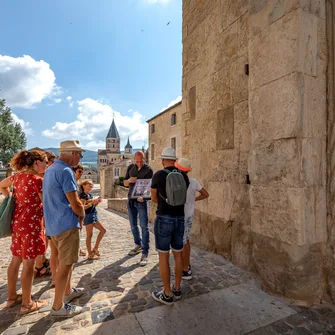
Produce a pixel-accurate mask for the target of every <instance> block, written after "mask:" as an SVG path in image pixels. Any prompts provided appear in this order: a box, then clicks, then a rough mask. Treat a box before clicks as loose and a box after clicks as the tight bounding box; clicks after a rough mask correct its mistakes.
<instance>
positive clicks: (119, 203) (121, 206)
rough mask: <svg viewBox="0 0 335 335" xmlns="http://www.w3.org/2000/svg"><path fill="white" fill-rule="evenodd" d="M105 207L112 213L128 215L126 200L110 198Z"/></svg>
mask: <svg viewBox="0 0 335 335" xmlns="http://www.w3.org/2000/svg"><path fill="white" fill-rule="evenodd" d="M107 207H108V208H109V209H113V210H114V211H117V212H121V213H125V214H128V210H127V198H110V199H108V202H107Z"/></svg>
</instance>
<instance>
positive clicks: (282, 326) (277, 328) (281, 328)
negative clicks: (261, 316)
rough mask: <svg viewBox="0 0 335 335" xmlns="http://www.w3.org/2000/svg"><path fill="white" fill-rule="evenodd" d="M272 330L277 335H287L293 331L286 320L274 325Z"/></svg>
mask: <svg viewBox="0 0 335 335" xmlns="http://www.w3.org/2000/svg"><path fill="white" fill-rule="evenodd" d="M270 328H271V329H272V330H273V331H274V332H276V333H277V334H286V333H288V332H289V331H291V330H292V327H291V326H289V325H288V324H287V323H286V322H285V321H284V320H280V321H278V322H275V323H273V324H272V325H271V327H270Z"/></svg>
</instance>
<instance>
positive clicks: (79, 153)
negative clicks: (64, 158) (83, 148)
mask: <svg viewBox="0 0 335 335" xmlns="http://www.w3.org/2000/svg"><path fill="white" fill-rule="evenodd" d="M73 154H77V155H79V157H80V158H83V157H84V156H83V155H82V154H81V152H77V151H76V152H73Z"/></svg>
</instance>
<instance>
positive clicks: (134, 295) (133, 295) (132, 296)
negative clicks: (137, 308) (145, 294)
mask: <svg viewBox="0 0 335 335" xmlns="http://www.w3.org/2000/svg"><path fill="white" fill-rule="evenodd" d="M132 300H137V295H136V294H128V295H126V296H124V297H123V298H122V301H123V302H125V301H132Z"/></svg>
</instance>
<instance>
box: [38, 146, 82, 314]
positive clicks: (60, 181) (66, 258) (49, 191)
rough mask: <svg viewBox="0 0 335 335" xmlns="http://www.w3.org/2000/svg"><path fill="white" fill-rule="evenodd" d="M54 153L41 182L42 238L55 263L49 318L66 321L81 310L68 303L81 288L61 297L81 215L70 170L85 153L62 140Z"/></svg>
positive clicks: (75, 249)
mask: <svg viewBox="0 0 335 335" xmlns="http://www.w3.org/2000/svg"><path fill="white" fill-rule="evenodd" d="M57 150H58V151H59V152H60V156H59V159H57V160H56V161H55V162H54V164H52V166H50V168H48V169H47V170H46V172H45V175H44V179H43V211H44V218H45V227H46V235H47V236H50V237H51V240H52V242H53V244H54V246H55V247H56V249H57V251H58V260H59V266H58V270H57V273H56V287H55V297H54V302H53V306H52V309H51V311H50V315H52V316H57V317H64V318H67V317H73V316H74V315H76V314H79V313H80V312H81V311H82V308H81V307H79V306H73V305H70V304H68V302H70V301H71V300H73V299H74V298H76V297H78V296H80V295H82V294H83V289H81V288H72V290H71V292H70V293H69V294H68V295H66V296H64V294H65V290H66V286H67V285H68V283H69V282H70V281H71V273H72V266H73V264H74V263H76V262H77V261H78V253H79V243H80V237H79V230H80V228H81V226H82V222H83V220H84V216H85V211H84V206H83V205H82V203H81V201H80V200H79V197H78V192H77V188H78V186H77V183H76V180H75V177H74V173H73V171H72V167H74V166H77V165H78V164H79V161H80V159H81V158H82V157H83V156H82V152H85V150H83V149H82V148H81V147H80V143H79V141H77V140H69V141H63V142H61V144H60V148H59V149H57ZM64 301H65V303H64Z"/></svg>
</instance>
